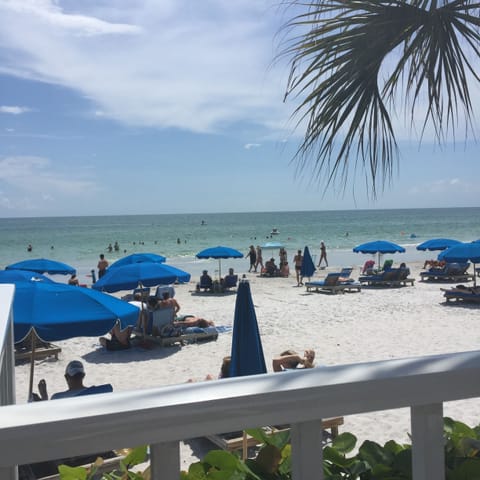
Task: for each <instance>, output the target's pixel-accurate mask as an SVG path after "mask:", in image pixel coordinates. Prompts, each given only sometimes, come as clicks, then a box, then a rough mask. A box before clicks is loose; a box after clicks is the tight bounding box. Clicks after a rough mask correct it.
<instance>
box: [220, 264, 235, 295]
mask: <svg viewBox="0 0 480 480" xmlns="http://www.w3.org/2000/svg"><path fill="white" fill-rule="evenodd" d="M237 282H238V275H235V273H234V270H233V268H229V269H228V275H225V278H222V280H221V283H222V288H223V289H224V290H227V289H229V288H233V287H236V286H237Z"/></svg>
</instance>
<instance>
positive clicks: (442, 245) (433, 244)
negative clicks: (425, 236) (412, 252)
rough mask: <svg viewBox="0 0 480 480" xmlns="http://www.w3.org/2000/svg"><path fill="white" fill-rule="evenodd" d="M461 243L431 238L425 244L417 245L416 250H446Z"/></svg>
mask: <svg viewBox="0 0 480 480" xmlns="http://www.w3.org/2000/svg"><path fill="white" fill-rule="evenodd" d="M460 243H462V242H460V241H459V240H453V239H451V238H431V239H430V240H426V241H425V242H423V243H421V244H420V245H417V250H422V251H426V250H430V251H433V250H446V249H447V248H450V247H453V246H454V245H458V244H460Z"/></svg>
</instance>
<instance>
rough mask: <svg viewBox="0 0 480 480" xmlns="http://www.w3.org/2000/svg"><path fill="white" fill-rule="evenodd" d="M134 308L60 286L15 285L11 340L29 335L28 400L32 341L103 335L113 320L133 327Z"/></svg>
mask: <svg viewBox="0 0 480 480" xmlns="http://www.w3.org/2000/svg"><path fill="white" fill-rule="evenodd" d="M138 314H139V311H138V308H137V307H135V306H133V305H130V304H129V303H128V302H123V301H122V300H119V299H118V298H115V297H112V296H110V295H106V294H104V293H101V292H95V291H93V290H90V289H87V288H79V287H76V286H72V285H65V284H63V283H56V282H46V281H35V280H30V281H18V282H15V295H14V299H13V332H14V341H15V342H19V341H21V340H24V339H26V337H27V336H29V334H31V335H32V337H31V338H32V358H31V366H30V384H29V398H30V397H31V394H32V389H33V369H34V363H35V362H34V359H35V343H36V342H35V339H34V337H35V336H37V337H39V338H40V339H41V340H44V341H47V342H50V341H55V340H65V339H67V338H73V337H91V336H98V335H104V334H105V333H107V332H108V331H109V330H111V329H112V327H113V326H114V325H115V323H116V322H117V320H118V321H119V322H120V327H121V328H122V329H124V328H126V327H127V326H128V325H135V323H136V322H137V319H138Z"/></svg>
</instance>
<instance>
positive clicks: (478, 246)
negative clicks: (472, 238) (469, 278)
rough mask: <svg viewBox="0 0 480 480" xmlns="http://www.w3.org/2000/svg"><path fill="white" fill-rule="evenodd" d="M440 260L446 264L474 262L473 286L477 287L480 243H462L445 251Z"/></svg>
mask: <svg viewBox="0 0 480 480" xmlns="http://www.w3.org/2000/svg"><path fill="white" fill-rule="evenodd" d="M438 259H439V260H442V261H445V262H459V263H463V262H472V263H473V272H474V275H473V284H474V286H477V280H476V276H475V264H476V263H480V243H479V242H471V243H461V244H459V245H454V246H453V247H450V248H448V249H447V250H444V251H443V252H441V253H440V254H439V255H438Z"/></svg>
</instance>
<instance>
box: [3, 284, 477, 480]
mask: <svg viewBox="0 0 480 480" xmlns="http://www.w3.org/2000/svg"><path fill="white" fill-rule="evenodd" d="M10 294H11V292H6V291H5V290H3V287H2V286H0V300H2V301H3V300H5V298H6V296H8V295H10ZM2 304H3V302H2ZM6 312H8V309H7V310H1V311H0V314H7V315H8V313H6ZM1 322H2V319H1V318H0V324H1V325H3V326H4V327H7V328H6V330H8V322H6V323H5V322H3V323H1ZM2 334H3V336H4V339H5V338H6V337H7V338H8V335H9V333H5V332H2V333H0V335H2ZM9 348H10V347H9V346H8V345H6V343H5V341H4V343H3V350H4V351H6V350H8V349H9ZM7 356H8V355H7ZM1 358H2V360H3V361H5V358H4V355H3V354H2V357H1ZM7 362H8V360H7ZM1 372H2V375H8V374H9V372H10V370H9V369H8V368H3V366H2V370H1ZM10 373H11V372H10ZM478 378H480V352H465V353H456V354H450V355H436V356H430V357H421V358H411V359H399V360H389V361H383V362H372V363H364V364H355V365H343V366H335V367H324V368H316V369H312V370H306V371H302V372H289V373H282V374H266V375H257V376H253V377H243V378H232V379H225V380H222V381H213V382H201V383H193V384H192V383H187V384H182V385H176V386H168V387H164V388H155V389H149V390H141V391H131V392H119V393H110V394H103V395H95V396H90V397H82V398H72V399H65V400H55V402H37V403H31V404H25V405H10V406H4V407H2V408H0V478H2V480H3V479H9V480H10V479H14V478H15V476H14V469H13V468H12V467H13V466H14V465H19V464H25V463H32V462H38V461H43V460H50V459H55V458H64V457H69V456H73V455H81V454H90V453H94V452H97V451H105V450H110V449H117V448H123V447H128V446H137V445H143V444H150V452H151V463H152V473H153V476H152V478H154V479H160V478H161V479H162V480H173V479H175V480H177V479H178V478H179V470H180V456H179V441H181V440H184V439H189V438H195V437H201V436H204V435H209V434H214V433H218V432H228V431H237V430H242V429H244V428H251V427H256V426H261V425H275V424H285V423H290V424H291V425H292V465H293V478H294V479H296V480H299V479H303V480H307V479H308V480H310V479H322V478H323V474H322V467H321V465H322V457H321V441H322V438H321V436H322V428H321V419H322V418H328V417H335V416H342V415H350V414H358V413H363V412H371V411H378V410H386V409H396V408H403V407H410V409H411V427H412V448H413V478H414V480H431V479H434V478H445V474H444V454H443V419H442V417H443V402H445V401H451V400H460V399H465V398H472V397H478V396H480V382H478ZM8 383H9V382H8V381H6V380H5V379H2V388H3V386H4V385H5V384H8ZM2 473H3V475H2ZM7 474H8V475H10V476H7Z"/></svg>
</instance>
